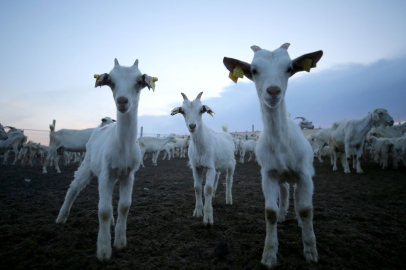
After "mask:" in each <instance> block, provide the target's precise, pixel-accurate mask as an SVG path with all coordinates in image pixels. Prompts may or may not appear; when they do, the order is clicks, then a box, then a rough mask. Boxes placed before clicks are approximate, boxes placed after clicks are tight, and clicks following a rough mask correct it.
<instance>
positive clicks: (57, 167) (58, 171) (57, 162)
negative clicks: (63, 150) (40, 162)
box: [54, 155, 61, 173]
mask: <svg viewBox="0 0 406 270" xmlns="http://www.w3.org/2000/svg"><path fill="white" fill-rule="evenodd" d="M59 158H60V156H59V155H55V157H54V165H55V170H56V173H61V170H60V169H59Z"/></svg>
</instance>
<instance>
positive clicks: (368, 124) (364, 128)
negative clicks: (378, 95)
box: [357, 113, 374, 137]
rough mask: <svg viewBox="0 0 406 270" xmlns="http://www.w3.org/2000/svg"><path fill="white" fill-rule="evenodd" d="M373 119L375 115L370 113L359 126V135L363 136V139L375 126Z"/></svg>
mask: <svg viewBox="0 0 406 270" xmlns="http://www.w3.org/2000/svg"><path fill="white" fill-rule="evenodd" d="M372 117H373V113H370V114H368V115H367V116H365V117H364V118H363V119H362V120H361V122H360V123H359V125H358V126H357V134H359V135H361V136H362V137H364V136H366V135H367V133H368V132H369V131H370V130H371V128H372V126H373V124H374V120H373V119H372Z"/></svg>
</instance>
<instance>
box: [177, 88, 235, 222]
mask: <svg viewBox="0 0 406 270" xmlns="http://www.w3.org/2000/svg"><path fill="white" fill-rule="evenodd" d="M202 94H203V92H201V93H200V94H199V95H198V96H197V98H196V99H195V100H193V101H189V100H188V98H187V97H186V95H185V94H183V93H182V96H183V106H182V107H177V108H175V109H173V110H172V113H171V115H175V114H177V113H181V114H183V117H184V118H185V122H186V127H187V128H188V129H189V132H190V145H189V150H188V155H189V165H190V167H191V168H192V170H193V178H194V181H195V185H194V186H195V195H196V208H195V210H194V212H193V216H195V217H201V216H202V214H203V224H204V225H213V222H214V221H213V207H212V198H213V197H214V194H215V193H216V188H217V184H218V179H219V177H220V171H221V170H226V171H227V178H226V204H233V199H232V196H231V188H232V185H233V174H234V169H235V159H234V142H233V138H232V137H231V135H230V133H228V127H227V126H226V125H224V126H223V127H222V128H223V131H224V132H214V131H213V130H212V129H210V128H209V127H207V126H206V125H205V124H204V123H203V121H202V115H203V113H205V112H207V113H209V114H210V115H211V114H212V113H213V111H212V110H211V109H210V108H209V107H208V106H207V105H202V103H201V102H200V97H201V96H202ZM205 170H206V185H205V186H204V198H205V201H204V207H203V202H202V182H203V173H204V171H205Z"/></svg>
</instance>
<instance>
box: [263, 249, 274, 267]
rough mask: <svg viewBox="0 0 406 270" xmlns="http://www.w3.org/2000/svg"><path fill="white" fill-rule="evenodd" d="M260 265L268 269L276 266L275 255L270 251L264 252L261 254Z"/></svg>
mask: <svg viewBox="0 0 406 270" xmlns="http://www.w3.org/2000/svg"><path fill="white" fill-rule="evenodd" d="M261 263H262V264H263V265H265V266H266V267H268V268H272V267H274V266H276V264H277V259H276V253H274V252H272V251H271V250H268V251H266V252H265V251H264V253H263V254H262V260H261Z"/></svg>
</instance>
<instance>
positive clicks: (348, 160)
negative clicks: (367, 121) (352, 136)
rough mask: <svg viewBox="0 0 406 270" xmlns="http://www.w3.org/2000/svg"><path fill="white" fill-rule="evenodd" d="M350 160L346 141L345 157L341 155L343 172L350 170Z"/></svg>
mask: <svg viewBox="0 0 406 270" xmlns="http://www.w3.org/2000/svg"><path fill="white" fill-rule="evenodd" d="M350 160H351V152H350V146H349V144H348V143H346V144H345V159H344V157H343V161H342V162H343V166H344V164H345V166H344V173H351V171H350Z"/></svg>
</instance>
